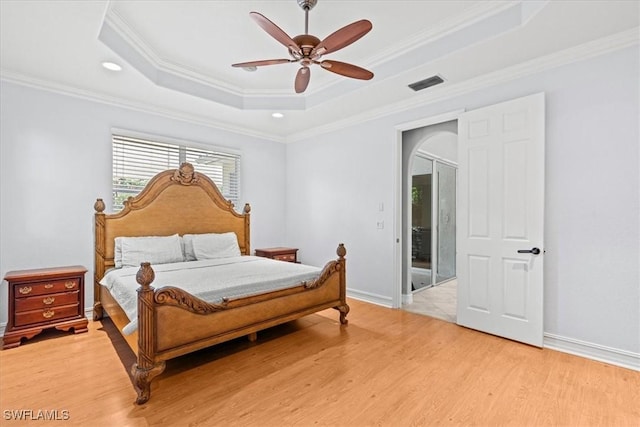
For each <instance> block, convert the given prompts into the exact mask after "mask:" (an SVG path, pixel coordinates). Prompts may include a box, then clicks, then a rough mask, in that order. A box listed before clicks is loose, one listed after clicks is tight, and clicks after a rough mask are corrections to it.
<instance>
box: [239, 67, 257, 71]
mask: <svg viewBox="0 0 640 427" xmlns="http://www.w3.org/2000/svg"><path fill="white" fill-rule="evenodd" d="M242 69H243V70H245V71H256V70H257V69H258V67H242Z"/></svg>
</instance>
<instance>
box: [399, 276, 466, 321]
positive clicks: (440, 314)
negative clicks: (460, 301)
mask: <svg viewBox="0 0 640 427" xmlns="http://www.w3.org/2000/svg"><path fill="white" fill-rule="evenodd" d="M457 286H458V281H457V280H455V279H453V280H449V281H448V282H445V283H443V284H441V285H436V286H433V287H430V288H426V289H422V290H420V291H418V292H414V294H413V303H412V304H406V305H403V306H402V308H403V309H404V310H407V311H410V312H412V313H417V314H424V315H427V316H431V317H435V318H437V319H441V320H446V321H447V322H451V323H456V292H457Z"/></svg>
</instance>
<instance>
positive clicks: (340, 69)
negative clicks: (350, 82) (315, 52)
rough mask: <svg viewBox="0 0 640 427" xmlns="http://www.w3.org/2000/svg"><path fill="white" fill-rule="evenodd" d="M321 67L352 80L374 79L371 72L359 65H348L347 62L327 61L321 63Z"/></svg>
mask: <svg viewBox="0 0 640 427" xmlns="http://www.w3.org/2000/svg"><path fill="white" fill-rule="evenodd" d="M320 66H321V67H322V68H324V69H325V70H328V71H331V72H332V73H336V74H340V75H342V76H345V77H351V78H352V79H360V80H371V79H372V78H373V73H372V72H371V71H369V70H365V69H364V68H360V67H358V66H357V65H352V64H347V63H346V62H340V61H326V60H325V61H322V62H320Z"/></svg>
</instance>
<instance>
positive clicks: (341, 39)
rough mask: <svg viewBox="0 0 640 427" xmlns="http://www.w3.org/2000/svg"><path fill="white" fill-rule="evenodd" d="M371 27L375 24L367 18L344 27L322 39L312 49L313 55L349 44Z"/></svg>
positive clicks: (332, 50)
mask: <svg viewBox="0 0 640 427" xmlns="http://www.w3.org/2000/svg"><path fill="white" fill-rule="evenodd" d="M371 28H373V25H372V24H371V22H369V21H368V20H366V19H362V20H360V21H356V22H353V23H351V24H349V25H347V26H346V27H342V28H340V29H339V30H338V31H335V32H334V33H331V34H329V35H328V36H327V37H326V38H325V39H324V40H322V41H321V42H320V44H319V45H317V46H316V47H315V48H314V49H313V51H311V56H314V55H324V54H326V53H331V52H335V51H336V50H339V49H342V48H343V47H346V46H349V45H350V44H351V43H353V42H355V41H356V40H358V39H359V38H361V37H362V36H364V35H365V34H367V33H368V32H369V31H371Z"/></svg>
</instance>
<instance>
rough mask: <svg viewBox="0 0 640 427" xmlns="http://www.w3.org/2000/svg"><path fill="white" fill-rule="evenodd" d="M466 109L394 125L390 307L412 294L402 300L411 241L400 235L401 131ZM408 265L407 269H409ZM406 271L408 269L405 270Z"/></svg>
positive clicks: (402, 216) (453, 116)
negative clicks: (404, 257)
mask: <svg viewBox="0 0 640 427" xmlns="http://www.w3.org/2000/svg"><path fill="white" fill-rule="evenodd" d="M465 111H466V110H465V109H464V108H462V109H457V110H453V111H449V112H446V113H442V114H438V115H435V116H431V117H427V118H424V119H419V120H414V121H411V122H405V123H400V124H398V125H396V126H395V130H396V142H395V147H394V152H393V169H394V174H393V175H394V181H395V182H394V186H393V188H394V195H393V197H394V215H393V221H394V225H395V227H394V234H395V238H394V240H395V245H394V277H395V280H394V289H393V294H392V301H391V304H392V307H393V308H401V307H402V305H403V304H408V303H411V301H410V300H409V298H411V297H412V294H411V293H409V294H406V295H405V300H404V301H403V294H402V290H403V287H404V283H403V282H402V275H403V274H402V273H403V270H405V268H404V267H403V256H408V255H407V254H410V247H409V249H407V245H409V246H410V245H411V242H410V241H409V242H407V241H405V239H404V238H403V235H402V224H403V221H404V219H405V216H406V212H403V211H402V197H403V193H402V181H403V180H404V173H405V171H404V170H403V168H402V132H404V131H408V130H412V129H417V128H421V127H425V126H431V125H436V124H438V123H444V122H449V121H451V120H457V119H458V117H459V116H460V114H462V113H464V112H465ZM417 151H418V147H417V146H416V147H415V148H414V149H413V151H412V152H411V155H414V154H415V153H416V152H417ZM410 267H411V266H410V265H409V269H410ZM405 273H408V271H405Z"/></svg>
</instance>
